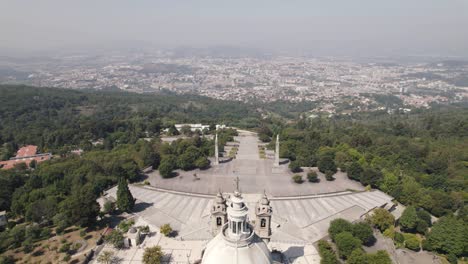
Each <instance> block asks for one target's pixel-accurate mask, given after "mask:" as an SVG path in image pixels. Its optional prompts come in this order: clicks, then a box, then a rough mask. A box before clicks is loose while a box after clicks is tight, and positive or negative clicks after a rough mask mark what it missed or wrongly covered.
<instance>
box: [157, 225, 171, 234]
mask: <svg viewBox="0 0 468 264" xmlns="http://www.w3.org/2000/svg"><path fill="white" fill-rule="evenodd" d="M172 231H173V230H172V227H171V225H169V224H164V225H162V226H161V228H160V229H159V232H161V234H163V235H164V236H166V237H167V236H169V235H170V234H171V233H172Z"/></svg>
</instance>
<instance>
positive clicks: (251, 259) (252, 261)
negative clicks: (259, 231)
mask: <svg viewBox="0 0 468 264" xmlns="http://www.w3.org/2000/svg"><path fill="white" fill-rule="evenodd" d="M252 234H253V235H252V238H251V240H250V241H249V243H241V244H243V246H239V245H236V242H235V241H228V240H226V239H225V237H224V236H223V234H222V233H219V234H218V235H217V236H216V237H215V238H213V240H211V241H210V242H209V243H208V245H207V246H206V249H205V252H204V254H203V259H202V264H220V263H223V264H238V263H242V264H270V263H273V259H272V258H271V253H270V251H269V250H268V247H267V245H266V244H265V242H263V240H262V239H260V238H259V237H258V236H257V235H256V234H255V233H252Z"/></svg>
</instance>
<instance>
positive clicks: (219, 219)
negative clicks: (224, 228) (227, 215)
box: [216, 217, 223, 226]
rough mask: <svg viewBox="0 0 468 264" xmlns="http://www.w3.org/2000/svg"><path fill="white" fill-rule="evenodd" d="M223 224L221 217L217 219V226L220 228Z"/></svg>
mask: <svg viewBox="0 0 468 264" xmlns="http://www.w3.org/2000/svg"><path fill="white" fill-rule="evenodd" d="M222 224H223V220H222V219H221V217H217V218H216V225H218V226H220V225H222Z"/></svg>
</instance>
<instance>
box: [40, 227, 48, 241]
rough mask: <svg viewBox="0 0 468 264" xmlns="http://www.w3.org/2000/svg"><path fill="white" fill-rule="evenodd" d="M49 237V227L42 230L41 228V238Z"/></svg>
mask: <svg viewBox="0 0 468 264" xmlns="http://www.w3.org/2000/svg"><path fill="white" fill-rule="evenodd" d="M49 237H50V228H47V227H44V228H43V229H42V230H41V238H42V239H47V238H49Z"/></svg>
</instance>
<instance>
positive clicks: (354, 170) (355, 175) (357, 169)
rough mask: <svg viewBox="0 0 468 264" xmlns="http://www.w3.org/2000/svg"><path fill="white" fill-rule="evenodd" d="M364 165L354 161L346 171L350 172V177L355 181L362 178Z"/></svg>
mask: <svg viewBox="0 0 468 264" xmlns="http://www.w3.org/2000/svg"><path fill="white" fill-rule="evenodd" d="M362 171H363V170H362V167H361V165H359V163H358V162H356V161H353V162H352V163H351V165H349V167H348V169H347V170H346V172H347V173H348V178H350V179H353V180H355V181H359V180H360V179H361V173H362Z"/></svg>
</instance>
